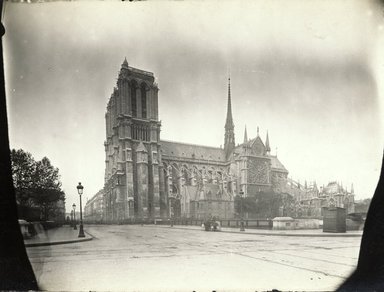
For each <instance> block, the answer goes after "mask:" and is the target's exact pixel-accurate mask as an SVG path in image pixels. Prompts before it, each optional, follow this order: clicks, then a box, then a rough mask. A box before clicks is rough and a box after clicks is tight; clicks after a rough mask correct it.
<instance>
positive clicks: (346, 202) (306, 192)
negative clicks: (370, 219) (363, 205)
mask: <svg viewBox="0 0 384 292" xmlns="http://www.w3.org/2000/svg"><path fill="white" fill-rule="evenodd" d="M288 186H289V188H288V189H287V190H286V191H287V193H290V194H291V195H292V196H293V198H294V203H293V205H292V206H291V209H290V211H291V213H290V216H293V217H321V216H322V208H324V207H340V208H345V209H346V212H347V214H350V213H354V212H355V202H354V197H355V194H354V189H353V185H352V187H351V190H350V191H347V190H346V189H345V188H343V186H342V185H341V184H339V183H337V182H335V181H334V182H330V183H328V185H327V186H326V187H320V189H319V188H318V187H317V184H316V182H313V183H312V184H310V185H307V183H305V185H300V184H299V183H297V182H294V181H293V180H290V179H289V181H288Z"/></svg>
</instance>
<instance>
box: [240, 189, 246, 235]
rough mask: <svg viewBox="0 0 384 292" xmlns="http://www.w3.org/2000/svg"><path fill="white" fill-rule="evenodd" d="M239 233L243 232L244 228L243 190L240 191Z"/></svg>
mask: <svg viewBox="0 0 384 292" xmlns="http://www.w3.org/2000/svg"><path fill="white" fill-rule="evenodd" d="M239 194H240V217H241V218H240V231H245V228H244V218H243V216H244V215H243V197H244V192H243V190H240V192H239Z"/></svg>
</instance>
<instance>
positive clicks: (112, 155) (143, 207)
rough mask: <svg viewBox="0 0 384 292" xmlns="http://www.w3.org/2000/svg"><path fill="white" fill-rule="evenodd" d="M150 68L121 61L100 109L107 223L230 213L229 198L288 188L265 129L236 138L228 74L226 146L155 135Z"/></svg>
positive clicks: (155, 96)
mask: <svg viewBox="0 0 384 292" xmlns="http://www.w3.org/2000/svg"><path fill="white" fill-rule="evenodd" d="M158 92H159V88H158V85H157V84H156V82H155V78H154V75H153V73H151V72H147V71H143V70H140V69H137V68H133V67H131V66H129V65H128V62H127V61H126V60H124V62H123V64H122V65H121V69H120V71H119V75H118V79H117V84H116V87H115V88H114V89H113V93H112V95H111V97H110V99H109V101H108V105H107V111H106V114H105V122H106V140H105V143H104V145H105V181H104V190H103V195H104V206H103V209H104V215H103V216H104V218H105V221H106V222H120V221H125V220H135V219H148V218H149V219H155V218H169V217H184V218H197V219H205V218H207V217H212V216H215V217H219V218H222V219H228V218H233V217H235V208H234V199H235V197H236V196H238V195H244V196H252V195H254V194H256V193H257V192H270V191H271V192H276V193H280V192H283V191H284V190H285V189H286V186H287V175H288V171H287V169H286V168H285V167H284V166H283V164H282V163H281V162H280V161H279V160H278V158H277V157H276V156H273V155H271V153H270V151H271V149H270V144H269V137H268V133H267V136H266V140H265V143H264V142H263V141H262V139H261V138H260V136H259V130H257V137H256V138H254V139H248V137H247V132H246V130H245V133H244V140H243V143H241V144H237V145H236V143H235V134H234V122H233V118H232V107H231V87H230V80H229V79H228V97H227V117H226V123H225V127H224V128H225V133H224V148H221V147H208V146H201V145H194V144H186V143H179V142H173V141H165V140H161V139H160V127H161V123H160V121H159V107H158Z"/></svg>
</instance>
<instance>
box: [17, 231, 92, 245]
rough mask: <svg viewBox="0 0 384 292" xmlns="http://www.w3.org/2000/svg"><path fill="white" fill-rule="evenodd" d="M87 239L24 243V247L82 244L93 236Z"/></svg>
mask: <svg viewBox="0 0 384 292" xmlns="http://www.w3.org/2000/svg"><path fill="white" fill-rule="evenodd" d="M85 233H87V234H88V235H90V234H89V233H88V232H86V231H85ZM90 236H91V237H88V238H80V239H72V240H61V241H51V242H49V241H48V242H35V243H26V242H24V246H25V247H36V246H48V245H58V244H68V243H76V242H83V241H90V240H92V239H93V236H92V235H90Z"/></svg>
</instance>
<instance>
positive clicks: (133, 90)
mask: <svg viewBox="0 0 384 292" xmlns="http://www.w3.org/2000/svg"><path fill="white" fill-rule="evenodd" d="M136 89H137V83H136V81H134V80H133V81H132V83H131V108H132V116H133V117H136V116H137V103H136Z"/></svg>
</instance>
